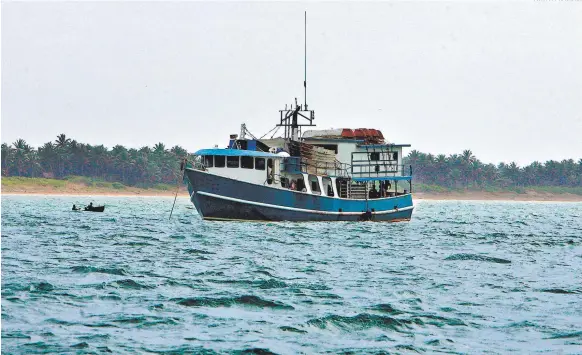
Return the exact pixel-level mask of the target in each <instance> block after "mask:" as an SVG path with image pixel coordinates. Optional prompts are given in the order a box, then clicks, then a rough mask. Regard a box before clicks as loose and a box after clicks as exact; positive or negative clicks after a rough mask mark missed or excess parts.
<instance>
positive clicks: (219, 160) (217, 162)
mask: <svg viewBox="0 0 582 355" xmlns="http://www.w3.org/2000/svg"><path fill="white" fill-rule="evenodd" d="M225 161H226V159H225V158H224V155H215V156H214V167H215V168H224V163H225Z"/></svg>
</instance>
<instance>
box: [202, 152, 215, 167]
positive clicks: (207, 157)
mask: <svg viewBox="0 0 582 355" xmlns="http://www.w3.org/2000/svg"><path fill="white" fill-rule="evenodd" d="M212 158H214V156H212V155H205V156H204V166H205V167H207V168H212V167H213V166H214V164H213V161H214V159H212Z"/></svg>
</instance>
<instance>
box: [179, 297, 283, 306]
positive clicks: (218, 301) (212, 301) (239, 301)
mask: <svg viewBox="0 0 582 355" xmlns="http://www.w3.org/2000/svg"><path fill="white" fill-rule="evenodd" d="M172 301H175V302H176V303H177V304H179V305H181V306H187V307H232V306H236V305H242V306H250V307H258V308H273V309H288V310H292V309H294V308H293V307H292V306H290V305H286V304H284V303H282V302H278V301H270V300H266V299H263V298H261V297H258V296H254V295H243V296H238V297H223V298H210V297H192V298H178V299H172Z"/></svg>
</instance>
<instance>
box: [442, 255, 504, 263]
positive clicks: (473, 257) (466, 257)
mask: <svg viewBox="0 0 582 355" xmlns="http://www.w3.org/2000/svg"><path fill="white" fill-rule="evenodd" d="M445 260H475V261H485V262H488V263H497V264H511V260H507V259H501V258H494V257H491V256H486V255H477V254H453V255H451V256H447V257H446V258H445Z"/></svg>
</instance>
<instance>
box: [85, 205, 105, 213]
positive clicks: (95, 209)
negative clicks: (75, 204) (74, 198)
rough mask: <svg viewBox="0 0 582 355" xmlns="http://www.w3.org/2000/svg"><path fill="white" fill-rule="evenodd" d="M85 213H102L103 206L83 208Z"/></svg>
mask: <svg viewBox="0 0 582 355" xmlns="http://www.w3.org/2000/svg"><path fill="white" fill-rule="evenodd" d="M84 211H87V212H103V211H105V206H87V207H85V208H84Z"/></svg>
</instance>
